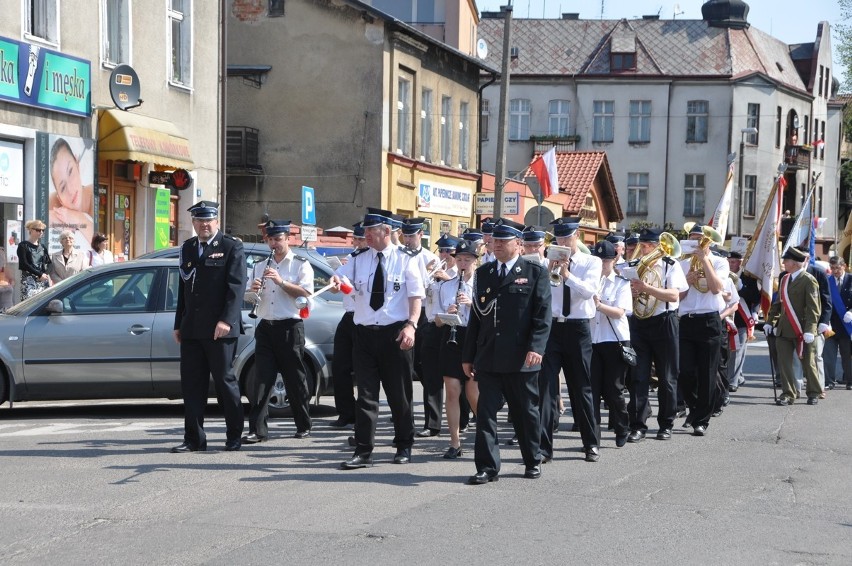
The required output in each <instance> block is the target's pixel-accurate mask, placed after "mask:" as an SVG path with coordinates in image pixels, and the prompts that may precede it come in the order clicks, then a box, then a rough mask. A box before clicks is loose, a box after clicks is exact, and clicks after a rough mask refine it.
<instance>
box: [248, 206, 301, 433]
mask: <svg viewBox="0 0 852 566" xmlns="http://www.w3.org/2000/svg"><path fill="white" fill-rule="evenodd" d="M264 228H265V231H266V243H267V244H268V245H269V249H270V250H271V253H270V256H269V259H267V260H266V261H264V262H258V263H256V264H255V265H254V273H253V274H252V278H251V281H250V282H249V288H248V289H247V290H246V299H247V300H248V301H251V302H257V303H258V308H257V320H258V324H257V329H256V330H255V332H254V339H255V356H254V361H255V379H254V380H253V383H249V384H248V388H247V391H246V397H248V400H249V417H248V421H249V434H248V436H246V437H244V438H243V443H244V444H255V443H257V442H263V441H265V440H266V439H267V437H268V435H269V427H268V426H267V422H268V420H269V394H270V393H271V392H272V385H273V384H274V383H275V379H276V378H277V376H278V374H279V373H280V374H281V375H282V376H283V378H284V385H285V387H286V389H287V399H288V400H289V401H290V409H291V410H292V413H293V420H294V421H295V424H296V434H295V438H306V437H307V436H310V434H311V417H310V414H309V413H308V405H309V403H310V400H311V392H310V391H309V390H308V382H307V370H306V369H305V359H304V358H305V323H304V322H303V321H302V316H301V312H300V306H299V304H298V303H297V302H296V299H298V298H300V297H302V298H303V299H308V298H309V297H310V296H311V293H313V292H314V269H313V267H311V263H310V262H309V261H308V258H306V257H304V256H300V255H296V254H295V253H293V250H291V249H290V245H289V243H288V238H289V237H290V221H289V220H270V221H268V222H267V223H266V225H265V226H264Z"/></svg>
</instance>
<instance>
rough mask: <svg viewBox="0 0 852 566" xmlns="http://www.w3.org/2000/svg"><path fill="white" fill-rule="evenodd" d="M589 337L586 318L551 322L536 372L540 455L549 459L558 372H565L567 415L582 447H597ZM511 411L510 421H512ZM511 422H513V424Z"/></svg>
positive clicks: (555, 414) (556, 404) (597, 429)
mask: <svg viewBox="0 0 852 566" xmlns="http://www.w3.org/2000/svg"><path fill="white" fill-rule="evenodd" d="M591 364H592V334H591V331H590V329H589V321H588V319H567V320H565V321H564V322H556V320H554V321H553V325H552V326H551V327H550V335H549V336H548V338H547V346H546V347H545V350H544V359H542V361H541V372H540V373H539V395H540V401H539V410H540V411H541V453H542V455H543V456H547V457H552V456H553V428H554V427H553V425H554V422H555V421H556V416H557V415H558V414H559V411H558V407H559V370H560V369H561V370H562V371H563V372H564V373H565V381H566V383H567V385H568V395H570V397H571V413H572V414H573V415H574V422H575V423H576V424H577V426H578V427H579V429H580V436H581V437H582V439H583V447H584V448H589V447H591V446H597V445H598V444H600V438H601V433H600V428H599V427H598V421H597V418H596V417H595V406H594V400H593V399H592V397H593V394H592V372H591ZM514 415H515V414H514V412H513V413H512V418H513V419H514ZM513 422H514V421H513Z"/></svg>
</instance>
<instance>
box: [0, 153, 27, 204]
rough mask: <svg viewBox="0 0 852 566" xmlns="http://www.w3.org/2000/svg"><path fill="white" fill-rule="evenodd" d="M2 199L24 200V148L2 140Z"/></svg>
mask: <svg viewBox="0 0 852 566" xmlns="http://www.w3.org/2000/svg"><path fill="white" fill-rule="evenodd" d="M0 197H4V198H15V199H23V198H24V146H23V144H20V143H17V142H10V141H5V140H0Z"/></svg>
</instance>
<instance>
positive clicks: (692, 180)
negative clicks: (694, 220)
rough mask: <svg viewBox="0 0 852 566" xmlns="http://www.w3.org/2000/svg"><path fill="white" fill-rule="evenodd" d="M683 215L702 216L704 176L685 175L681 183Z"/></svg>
mask: <svg viewBox="0 0 852 566" xmlns="http://www.w3.org/2000/svg"><path fill="white" fill-rule="evenodd" d="M683 215H684V216H704V174H702V173H687V174H686V175H685V176H684V181H683Z"/></svg>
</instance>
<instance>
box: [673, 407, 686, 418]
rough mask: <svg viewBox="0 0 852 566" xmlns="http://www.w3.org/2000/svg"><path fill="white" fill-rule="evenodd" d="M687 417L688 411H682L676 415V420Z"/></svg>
mask: <svg viewBox="0 0 852 566" xmlns="http://www.w3.org/2000/svg"><path fill="white" fill-rule="evenodd" d="M685 416H686V409H681V410H680V411H678V412H677V413H675V418H676V419H680V418H683V417H685Z"/></svg>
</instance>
